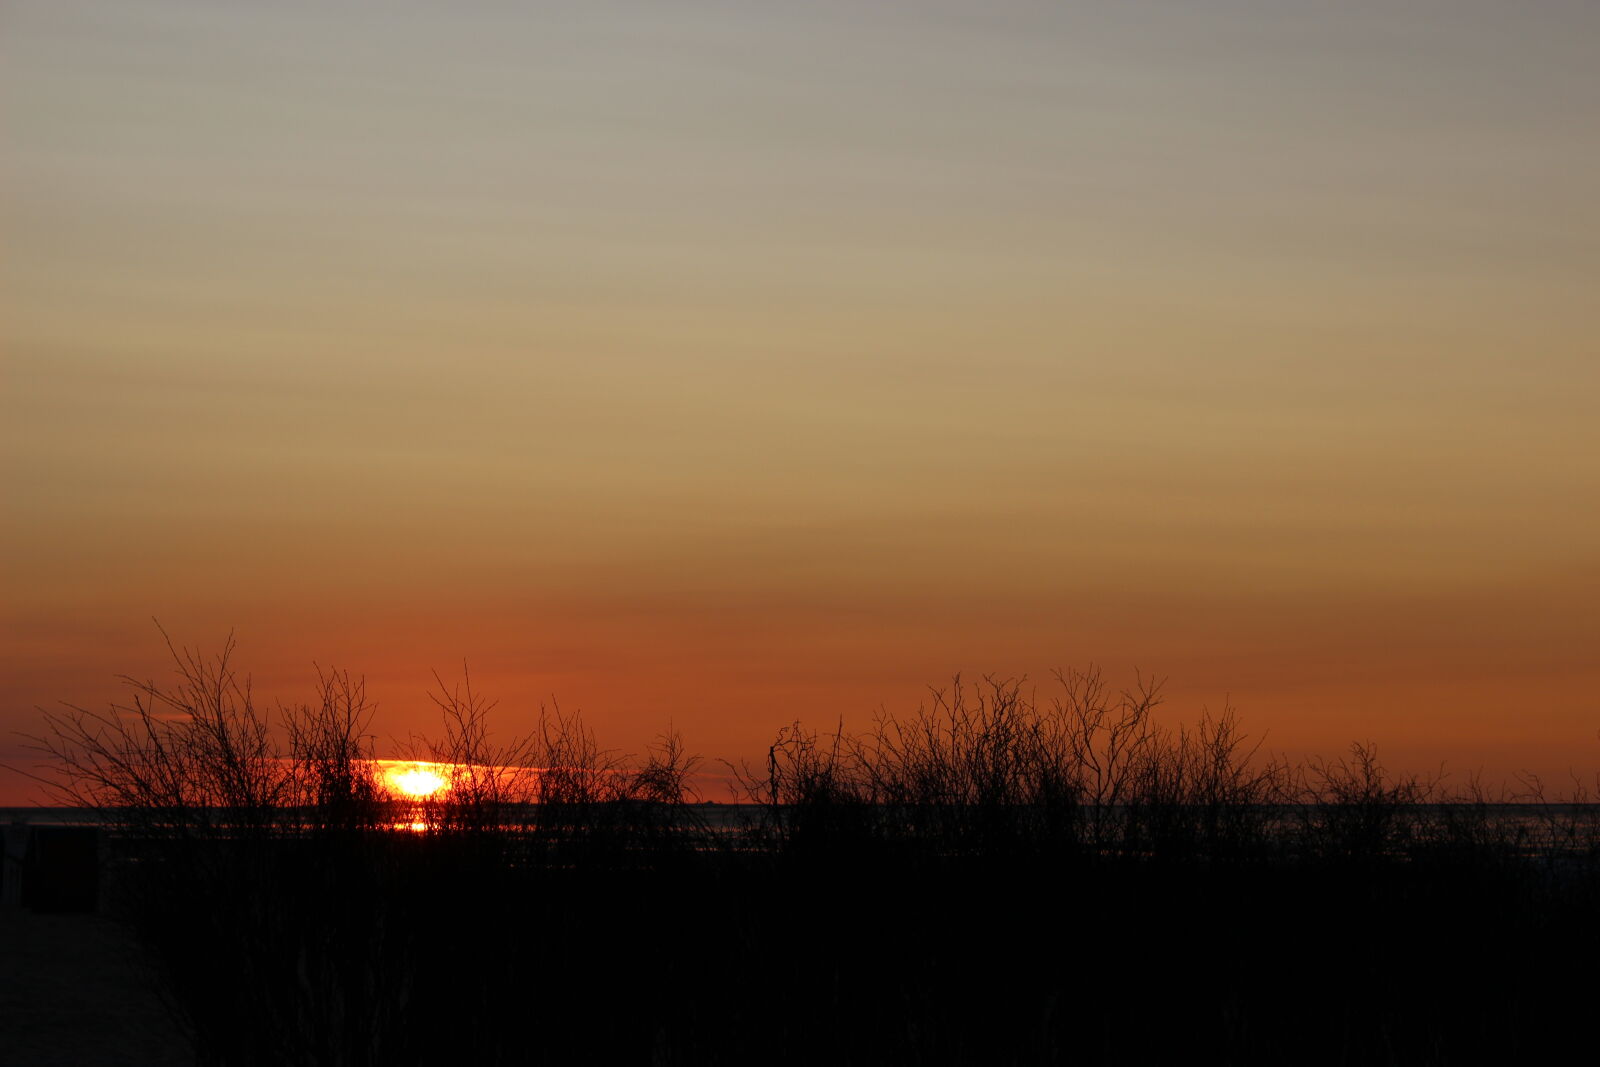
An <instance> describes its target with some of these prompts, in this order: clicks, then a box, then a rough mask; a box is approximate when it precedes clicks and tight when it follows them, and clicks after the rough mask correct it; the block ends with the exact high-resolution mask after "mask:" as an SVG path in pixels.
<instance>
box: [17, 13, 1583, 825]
mask: <svg viewBox="0 0 1600 1067" xmlns="http://www.w3.org/2000/svg"><path fill="white" fill-rule="evenodd" d="M866 7H870V10H862V9H863V8H866ZM0 26H3V32H0V123H3V125H0V136H3V146H0V147H3V151H0V227H3V230H0V236H3V244H0V247H3V248H4V253H3V257H0V342H3V346H4V348H3V352H4V369H3V375H4V377H3V382H4V390H3V398H0V405H3V410H0V417H3V421H0V463H3V466H0V472H3V477H4V493H5V496H4V499H5V510H4V515H3V520H0V521H3V528H0V537H3V545H0V547H3V551H4V567H5V570H4V584H5V590H6V595H5V620H4V621H5V626H6V636H7V640H6V642H5V644H4V646H3V648H0V733H3V734H4V735H5V736H3V737H0V763H6V762H16V761H18V760H19V759H22V758H24V757H23V755H22V754H21V753H20V752H19V749H18V744H17V742H16V740H15V738H13V737H11V736H10V732H11V731H14V730H24V731H25V730H28V729H30V728H31V727H32V725H33V724H34V723H35V722H36V721H37V712H36V711H35V710H34V708H35V706H37V705H48V704H53V703H54V702H56V701H59V700H69V701H73V702H75V703H80V704H88V705H96V706H98V705H100V704H103V703H104V702H105V701H106V700H108V699H110V698H111V697H112V696H114V695H115V692H116V689H115V683H114V681H113V678H114V676H115V675H116V674H118V673H121V672H127V673H133V674H137V675H140V676H147V675H158V674H159V673H160V672H162V671H164V670H165V667H164V664H163V662H162V655H163V654H164V650H163V646H162V645H161V642H160V639H159V635H158V634H157V633H156V631H155V629H154V627H153V626H152V625H151V624H150V622H149V619H150V617H151V616H152V615H153V616H158V617H159V618H160V619H161V620H162V622H163V624H164V625H165V626H166V627H167V628H168V629H169V630H170V631H171V632H172V633H173V634H174V636H175V638H177V639H178V640H180V641H182V642H187V643H190V644H197V645H201V646H203V647H216V646H217V645H219V644H220V643H221V641H222V640H223V638H224V637H225V635H226V634H227V632H228V631H229V629H230V628H231V629H235V630H237V632H238V635H239V638H240V645H241V649H240V655H241V663H242V664H243V665H244V666H246V667H248V668H250V669H251V670H253V671H254V672H255V674H256V676H257V680H258V683H259V684H260V686H261V688H262V689H263V691H264V692H265V693H267V694H269V695H271V696H282V697H284V698H286V699H289V698H295V697H298V696H303V695H305V694H307V693H308V691H309V683H310V681H311V680H312V679H313V677H314V674H313V670H312V667H311V663H312V661H313V660H316V661H319V662H322V663H323V664H324V665H326V664H329V663H334V664H337V665H340V666H345V667H349V668H350V669H352V670H355V671H357V672H361V671H365V672H366V673H367V674H368V676H369V680H370V687H371V689H372V691H373V693H374V695H375V696H376V697H377V698H378V699H379V700H380V702H381V703H382V704H383V706H384V709H385V712H384V716H385V717H384V720H383V724H382V729H383V730H384V731H385V732H386V733H392V734H394V735H396V736H405V735H406V734H408V733H410V732H411V731H412V730H415V729H423V728H425V727H426V725H427V723H428V721H429V719H428V708H429V705H428V702H427V699H426V696H425V691H426V689H427V687H428V685H429V684H430V671H431V670H432V669H434V668H438V669H440V670H441V671H445V672H448V671H450V670H451V669H452V667H453V666H454V665H457V664H459V663H460V661H461V660H462V658H464V657H465V658H467V659H469V660H470V661H471V664H472V668H473V673H474V677H475V679H477V680H478V681H479V682H480V684H481V685H482V687H483V688H484V689H485V690H487V691H490V692H493V693H496V694H498V695H499V696H500V697H501V699H502V710H503V711H504V712H505V713H506V715H507V724H508V727H509V726H510V725H511V724H512V721H513V720H515V719H516V718H517V717H518V715H519V714H520V711H519V709H525V708H527V707H529V706H530V705H536V704H537V702H538V700H539V699H541V698H544V699H549V697H550V696H551V695H552V694H553V695H554V696H555V697H556V698H558V699H559V700H560V701H561V702H562V704H563V706H567V707H581V708H583V709H584V710H585V712H586V714H587V715H588V716H589V717H590V719H591V720H592V721H593V722H594V724H595V725H596V727H597V728H598V729H599V731H600V733H601V735H602V737H603V738H604V739H605V740H607V741H608V742H609V743H611V744H614V745H616V746H618V747H620V748H634V749H636V748H638V747H639V746H641V745H642V744H643V743H644V742H645V741H647V740H648V739H649V738H650V737H651V736H652V735H653V734H654V733H656V732H658V731H659V730H661V729H663V728H664V727H665V726H666V725H667V723H668V722H669V721H670V722H673V723H676V725H677V726H678V727H679V728H681V729H682V730H683V731H684V732H685V733H686V734H687V735H688V739H689V741H690V744H691V746H692V747H694V748H696V749H698V750H699V751H702V752H704V753H706V754H708V755H713V756H727V757H730V758H740V757H754V756H756V755H758V754H759V753H761V752H762V751H764V747H765V743H766V741H767V739H768V738H770V736H771V734H772V732H773V731H774V730H775V729H776V728H777V727H778V726H779V725H781V724H783V723H784V722H787V721H790V720H792V719H794V718H796V717H804V718H807V719H810V720H813V721H815V722H817V723H818V724H819V725H820V724H823V723H832V722H834V721H836V720H837V719H838V717H839V716H841V715H843V716H845V718H846V719H847V721H848V720H851V719H861V720H865V719H866V718H868V717H869V716H870V715H871V714H872V712H873V711H874V710H875V709H877V708H878V707H880V706H887V707H889V708H890V709H908V708H910V707H913V706H915V704H916V703H917V701H918V699H919V697H920V694H921V692H922V689H923V687H924V686H925V685H927V684H933V683H938V682H939V681H941V680H942V679H945V678H947V677H948V676H949V675H950V674H951V673H952V672H954V671H956V670H965V671H967V672H968V673H969V674H975V673H978V672H984V671H991V672H997V673H1001V674H1020V673H1026V674H1028V675H1030V676H1031V677H1033V678H1035V679H1038V680H1039V681H1040V683H1041V692H1044V691H1046V684H1047V683H1048V672H1049V670H1050V668H1052V667H1056V666H1063V667H1066V666H1074V665H1083V664H1085V663H1088V662H1090V661H1095V662H1099V663H1101V664H1103V665H1104V666H1106V667H1107V669H1108V670H1109V671H1111V673H1112V674H1113V675H1114V676H1118V677H1124V676H1127V675H1128V674H1129V673H1130V672H1131V671H1132V669H1133V668H1134V667H1136V666H1137V667H1142V668H1143V669H1145V670H1147V671H1154V672H1157V673H1160V674H1165V675H1167V676H1169V677H1170V679H1171V685H1170V687H1169V693H1170V695H1171V698H1172V699H1171V703H1170V708H1171V710H1172V712H1173V714H1174V715H1175V716H1181V717H1185V718H1187V717H1192V716H1193V715H1194V714H1197V713H1198V711H1199V710H1200V708H1201V706H1202V705H1210V706H1211V707H1213V708H1215V707H1217V706H1219V705H1220V704H1221V703H1222V702H1223V701H1224V700H1225V699H1231V700H1232V702H1233V704H1234V705H1235V706H1236V707H1237V708H1238V709H1239V711H1240V713H1241V715H1242V716H1243V718H1244V721H1245V723H1246V725H1247V727H1249V728H1252V729H1253V730H1255V731H1256V732H1257V733H1260V732H1266V734H1267V736H1268V747H1269V748H1281V749H1284V750H1286V751H1290V752H1303V751H1307V750H1317V751H1335V750H1337V749H1339V748H1340V747H1341V746H1343V745H1344V744H1345V743H1347V742H1348V741H1349V740H1350V739H1352V738H1369V737H1370V738H1373V739H1376V740H1377V741H1378V742H1379V745H1380V751H1382V752H1384V753H1387V754H1391V755H1392V756H1393V757H1394V759H1395V760H1396V761H1397V762H1400V763H1403V764H1405V765H1407V766H1411V767H1414V768H1416V769H1425V768H1429V767H1433V766H1435V765H1437V763H1438V761H1439V760H1441V759H1445V760H1448V761H1449V762H1450V765H1451V766H1454V767H1458V768H1466V767H1471V766H1478V765H1482V766H1483V767H1484V768H1485V769H1487V770H1488V771H1490V773H1491V774H1493V775H1495V776H1500V775H1506V774H1510V773H1513V772H1514V771H1516V770H1517V769H1519V768H1532V769H1537V770H1539V771H1541V772H1542V773H1545V774H1546V775H1551V776H1560V775H1562V774H1564V773H1565V770H1566V768H1567V767H1569V766H1573V767H1577V768H1580V769H1584V770H1586V771H1588V772H1590V773H1592V771H1593V769H1594V768H1595V767H1597V766H1600V735H1597V731H1600V698H1597V697H1596V696H1595V694H1596V693H1600V656H1597V654H1596V651H1595V650H1596V649H1600V549H1597V547H1596V546H1600V420H1597V419H1596V418H1595V417H1594V412H1595V411H1596V410H1600V322H1597V312H1596V311H1595V306H1596V305H1595V301H1594V298H1593V293H1594V292H1595V291H1597V283H1600V207H1597V203H1600V202H1597V201H1596V199H1595V197H1594V192H1593V191H1594V190H1595V189H1596V188H1600V139H1597V138H1595V137H1594V135H1593V130H1592V123H1593V117H1594V116H1595V115H1596V114H1600V74H1597V73H1596V72H1595V69H1594V65H1593V62H1592V53H1593V43H1594V42H1595V41H1596V40H1600V12H1597V10H1596V9H1595V7H1594V6H1593V5H1590V4H1583V3H1563V2H1554V0H1551V2H1542V3H1535V4H1531V5H1514V6H1513V5H1501V4H1486V3H1451V4H1433V5H1430V4H1418V5H1405V11H1404V12H1397V11H1395V10H1394V5H1390V4H1376V3H1373V4H1363V3H1357V4H1351V5H1338V6H1337V10H1334V9H1333V8H1331V7H1330V6H1329V5H1323V4H1310V3H1307V4H1297V3H1290V4H1265V3H1243V2H1220V0H1200V2H1196V3H1182V4H1180V3H1134V4H1125V5H1124V4H1119V5H1087V4H1080V5H1072V4H1066V5H1057V4H1020V3H1019V4H1009V3H1001V4H984V5H977V4H955V3H918V4H910V3H904V4H884V5H861V4H850V3H819V4H806V5H789V4H778V3H776V2H768V0H755V2H751V3H738V4H729V3H723V4H717V3H705V2H699V0H695V2H686V3H682V4H671V5H662V4H653V3H644V2H642V0H641V2H637V3H619V2H615V0H601V2H597V3H591V4H585V5H539V4H530V5H488V4H482V5H480V4H465V5H453V6H451V7H450V8H449V9H448V10H446V9H443V8H437V7H434V6H422V5H418V6H415V7H413V6H409V5H404V4H397V5H384V6H383V7H382V9H381V10H380V9H379V8H378V7H376V6H372V5H362V4H353V3H318V4H310V3H305V4H274V5H250V4H244V3H232V4H219V3H204V4H202V3H189V2H175V0H174V2H159V3H152V2H130V3H122V4H116V5H105V4H80V3H76V2H72V0H52V2H49V3H43V2H39V3H34V2H10V3H7V4H6V5H5V7H4V9H3V11H0ZM31 795H32V794H31V793H30V791H29V788H28V787H27V786H26V785H25V784H24V783H23V782H22V780H21V779H19V778H16V777H15V776H7V775H6V774H5V772H0V803H4V802H7V801H17V800H23V799H27V798H28V797H29V796H31Z"/></svg>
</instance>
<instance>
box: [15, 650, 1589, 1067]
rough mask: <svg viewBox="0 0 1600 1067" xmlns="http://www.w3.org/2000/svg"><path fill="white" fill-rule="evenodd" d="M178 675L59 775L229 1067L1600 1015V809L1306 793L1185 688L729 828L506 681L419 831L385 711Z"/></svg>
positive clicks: (1308, 773) (62, 731)
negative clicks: (516, 700) (384, 752)
mask: <svg viewBox="0 0 1600 1067" xmlns="http://www.w3.org/2000/svg"><path fill="white" fill-rule="evenodd" d="M172 654H173V660H174V665H175V667H176V681H175V682H174V683H172V684H170V685H159V684H157V683H155V682H148V681H134V680H129V685H130V693H131V696H130V699H129V701H128V702H127V703H126V704H124V705H121V706H118V707H113V708H112V709H110V710H108V711H105V712H92V711H88V710H84V709H76V708H69V709H67V710H65V711H62V712H53V713H50V714H48V715H47V716H46V718H45V729H44V731H43V732H42V733H41V735H40V736H39V737H38V738H36V739H35V741H36V745H37V747H38V748H39V749H40V751H41V752H42V753H43V754H44V755H45V756H46V757H47V760H48V762H49V763H50V765H51V766H52V768H53V770H52V772H51V773H50V774H49V775H48V776H47V777H48V778H49V780H50V781H51V782H52V783H53V788H54V790H55V797H56V799H57V800H58V801H60V802H63V803H68V804H72V805H74V806H81V807H92V808H95V809H96V810H98V811H100V812H101V813H102V816H103V817H104V819H105V820H107V822H108V823H110V824H111V825H113V826H114V827H115V828H116V832H115V838H114V844H115V849H114V859H113V863H112V868H113V869H112V872H111V873H112V875H113V902H114V907H115V908H116V910H117V912H118V914H121V915H123V916H125V917H126V918H127V919H128V921H130V922H131V923H133V924H134V926H135V928H136V930H137V931H138V932H139V934H140V936H141V937H142V939H143V942H144V944H145V945H146V946H147V947H148V949H149V951H150V952H151V954H152V958H153V959H154V960H155V961H156V963H157V964H158V965H159V967H160V970H161V973H162V975H163V978H164V983H165V988H166V990H167V992H168V994H169V997H170V999H171V1002H172V1003H173V1005H174V1006H175V1009H176V1010H177V1011H178V1012H179V1013H180V1015H181V1017H182V1018H183V1020H184V1021H185V1022H186V1024H187V1026H188V1028H189V1032H190V1033H191V1035H192V1037H193V1039H194V1043H195V1047H196V1050H197V1055H198V1057H199V1059H200V1060H201V1061H202V1062H207V1063H227V1064H234V1063H244V1064H255V1063H261V1064H266V1063H274V1064H277V1063H293V1064H378V1063H383V1064H396V1063H400V1064H407V1063H418V1064H420V1063H423V1062H427V1061H436V1060H440V1059H444V1060H448V1061H453V1062H461V1061H471V1062H492V1063H593V1062H608V1063H609V1062H635V1063H694V1064H717V1063H734V1062H738V1063H748V1062H751V1061H752V1060H759V1061H761V1062H774V1063H820V1062H827V1063H872V1064H876V1063H907V1064H910V1063H986V1064H987V1063H1019V1064H1020V1063H1069V1062H1072V1063H1079V1062H1087V1063H1151V1062H1175V1061H1177V1060H1180V1059H1181V1060H1182V1061H1183V1062H1196V1061H1198V1062H1218V1063H1221V1062H1229V1063H1269V1062H1270V1063H1284V1062H1303V1063H1365V1062H1393V1063H1447V1062H1477V1061H1480V1060H1481V1059H1482V1058H1483V1057H1484V1056H1486V1055H1487V1056H1491V1057H1494V1056H1499V1057H1501V1058H1508V1059H1513V1060H1514V1059H1524V1060H1525V1059H1527V1058H1529V1057H1530V1056H1533V1055H1535V1053H1536V1050H1538V1049H1540V1048H1542V1047H1545V1046H1547V1045H1550V1044H1551V1043H1553V1042H1554V1041H1556V1040H1558V1039H1560V1038H1562V1037H1563V1036H1570V1035H1571V1034H1572V1033H1573V1032H1574V1028H1575V1027H1577V1026H1578V1023H1577V1020H1579V1019H1581V1018H1582V1017H1583V1015H1584V1012H1585V1011H1586V1010H1587V1009H1586V1007H1585V1005H1587V1003H1588V999H1587V998H1588V997H1589V996H1590V995H1591V994H1592V993H1593V972H1592V968H1591V969H1590V971H1589V972H1588V977H1587V978H1585V979H1583V980H1580V981H1579V982H1577V983H1571V982H1563V981H1561V980H1559V979H1558V978H1557V977H1556V976H1557V974H1558V973H1559V971H1558V970H1557V966H1556V965H1557V963H1558V962H1559V961H1560V960H1562V959H1567V958H1571V959H1582V958H1584V957H1585V954H1586V953H1587V954H1589V957H1590V958H1592V957H1593V954H1594V950H1595V949H1596V948H1600V929H1597V920H1596V914H1597V910H1600V909H1597V908H1596V906H1595V905H1596V903H1597V900H1600V814H1597V809H1596V806H1595V805H1593V804H1592V803H1590V802H1589V801H1590V795H1589V794H1588V793H1586V792H1584V791H1583V790H1576V791H1575V792H1574V793H1573V794H1571V795H1567V796H1564V797H1558V798H1550V797H1547V796H1546V792H1545V790H1544V788H1543V786H1542V784H1541V783H1538V782H1536V781H1532V780H1529V781H1525V782H1521V783H1518V784H1517V786H1516V787H1514V788H1501V789H1498V790H1496V789H1491V788H1490V787H1488V786H1487V785H1485V783H1483V782H1482V781H1481V780H1480V779H1477V778H1468V779H1467V780H1466V781H1465V782H1464V783H1463V784H1462V785H1460V786H1458V787H1452V786H1450V785H1449V783H1448V780H1447V779H1443V778H1435V779H1424V778H1420V777H1417V776H1412V775H1395V774H1392V773H1391V772H1389V771H1388V770H1387V769H1386V768H1385V767H1384V766H1383V764H1382V763H1381V761H1380V760H1379V758H1378V754H1377V749H1376V747H1375V746H1373V745H1372V744H1370V743H1361V744H1356V745H1353V746H1352V747H1351V749H1350V750H1349V751H1348V753H1346V754H1344V755H1342V756H1339V757H1336V758H1332V759H1313V760H1310V761H1307V762H1305V763H1303V764H1297V765H1296V764H1290V763H1287V762H1285V761H1283V760H1280V759H1274V758H1268V757H1264V756H1263V755H1262V753H1261V750H1260V743H1259V740H1257V739H1252V738H1251V737H1250V736H1249V735H1248V734H1247V733H1246V731H1245V730H1244V728H1243V727H1242V726H1241V724H1240V722H1239V720H1238V718H1237V716H1236V715H1235V714H1234V713H1233V712H1232V711H1231V710H1230V709H1224V710H1223V711H1222V712H1221V713H1219V714H1216V715H1210V714H1206V715H1202V716H1201V717H1200V718H1199V719H1198V720H1197V721H1195V722H1194V723H1192V724H1186V725H1182V726H1177V727H1171V726H1167V725H1163V721H1162V717H1161V716H1159V715H1158V712H1159V709H1160V706H1161V703H1162V696H1161V686H1160V684H1159V683H1158V682H1156V681H1154V680H1152V679H1149V678H1143V677H1139V678H1135V679H1134V681H1133V684H1132V685H1131V686H1129V687H1127V688H1126V689H1118V688H1114V687H1113V686H1111V685H1110V684H1109V683H1108V682H1107V681H1106V680H1105V679H1104V677H1103V676H1102V674H1101V673H1100V672H1099V671H1097V670H1094V669H1088V670H1081V671H1063V672H1059V673H1057V674H1056V675H1055V676H1054V678H1053V679H1052V683H1053V684H1052V685H1051V686H1050V687H1049V689H1048V690H1047V692H1046V695H1045V697H1044V698H1043V699H1041V698H1040V697H1039V695H1038V693H1037V692H1036V691H1035V690H1033V689H1031V688H1029V687H1028V686H1027V684H1026V683H1025V682H1024V681H1023V680H1019V679H1000V678H984V679H982V680H981V681H979V682H978V683H977V684H969V683H966V682H964V681H963V680H962V679H961V678H959V677H957V678H956V679H954V680H953V681H952V682H951V684H949V685H948V686H945V687H943V688H940V689H935V690H933V691H931V692H930V695H929V698H928V700H927V701H925V702H924V704H923V705H922V706H921V707H920V708H918V709H917V710H916V711H914V712H912V713H910V714H907V715H903V716H895V715H889V714H882V715H880V716H879V717H878V718H876V719H875V720H873V721H872V722H871V723H870V724H869V725H868V726H867V727H866V728H865V729H864V730H861V731H858V732H852V731H848V730H846V729H845V728H844V726H843V724H842V722H841V723H839V724H837V725H836V726H835V727H834V728H833V729H832V730H831V731H818V730H816V729H814V728H811V727H808V726H806V725H805V724H804V723H793V724H791V725H789V726H786V727H784V728H782V729H781V730H779V731H778V733H777V735H776V737H775V738H774V740H773V743H772V745H771V746H770V749H769V752H768V754H767V758H766V760H765V761H764V762H763V763H760V764H758V765H755V766H750V765H741V766H740V767H738V768H736V769H735V772H734V777H735V781H736V783H737V786H738V789H739V790H740V794H741V797H742V800H743V803H742V804H739V805H719V806H708V805H703V804H699V803H696V801H697V800H698V797H697V795H696V794H695V791H694V786H695V783H696V781H697V775H698V773H699V772H700V771H701V769H702V767H703V764H702V763H701V761H700V759H699V757H697V756H695V755H694V754H692V753H691V752H690V750H689V749H688V748H687V746H686V744H685V742H684V741H683V739H682V738H681V737H679V736H678V735H677V734H676V733H673V732H670V731H669V732H668V733H666V734H664V735H663V736H662V737H661V738H659V739H658V740H657V742H656V743H655V744H654V745H652V746H651V747H650V748H648V749H647V750H646V751H645V752H644V753H643V754H641V755H637V756H628V755H624V754H621V753H618V752H615V751H612V750H609V749H606V748H604V747H603V746H602V745H601V743H600V742H599V740H598V739H597V737H596V735H595V734H594V732H593V731H592V729H591V728H590V726H589V725H588V724H587V723H586V722H585V721H584V719H583V718H582V717H581V716H579V715H576V714H569V713H566V712H563V711H562V710H561V709H560V708H559V707H558V706H551V707H549V708H541V709H539V710H538V711H537V713H535V714H534V715H533V716H531V717H530V719H529V721H528V722H527V724H526V726H525V728H524V730H523V731H522V732H520V733H512V734H507V735H501V734H497V733H495V732H494V731H493V730H492V728H491V727H492V723H493V720H494V718H495V715H496V714H497V709H496V708H495V706H494V704H493V702H492V701H490V700H488V699H487V698H485V697H484V696H483V695H482V694H481V693H480V692H479V691H477V690H476V689H475V688H474V687H473V685H472V682H471V678H470V675H468V674H466V673H463V677H462V679H461V681H460V682H459V683H446V682H445V681H444V680H442V679H439V680H438V687H437V690H436V692H435V694H434V698H435V703H436V704H437V706H438V711H439V713H440V731H439V733H438V735H437V736H436V737H433V738H412V739H411V741H410V744H409V750H408V751H406V752H405V753H404V755H405V756H406V757H408V758H410V759H412V760H418V761H426V762H427V763H428V765H430V766H432V767H435V768H440V769H441V773H442V774H444V776H445V777H446V778H447V779H448V784H447V787H446V788H444V789H441V790H439V791H438V792H436V793H434V794H432V795H428V796H424V797H420V798H417V797H409V796H403V795H399V794H397V793H396V792H395V791H394V790H393V789H391V788H390V786H389V784H388V780H387V779H386V777H385V775H384V774H383V772H382V767H383V764H381V763H380V762H379V761H377V759H376V754H375V751H374V736H373V721H374V716H375V709H374V707H373V705H372V704H371V703H370V702H369V700H368V698H367V694H366V691H365V687H364V685H363V683H362V682H361V680H360V679H359V678H357V677H354V676H352V675H350V674H349V673H347V672H343V671H335V670H328V671H321V672H319V675H318V686H317V689H316V691H315V693H314V696H313V699H312V700H310V701H308V702H306V703H304V704H298V705H292V706H280V707H276V708H274V709H272V710H271V711H270V712H269V711H267V710H266V709H263V708H261V707H259V706H258V705H257V703H256V701H255V699H254V697H253V695H252V692H251V688H250V685H249V682H248V679H247V678H244V677H241V676H240V675H239V674H238V673H236V671H235V669H234V667H233V662H232V661H233V654H234V648H233V644H232V642H231V641H229V642H228V643H227V644H225V645H224V647H223V649H222V651H221V652H220V653H219V654H218V655H215V656H212V657H205V656H202V655H199V654H197V653H194V652H190V651H188V650H183V649H178V648H173V650H172Z"/></svg>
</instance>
